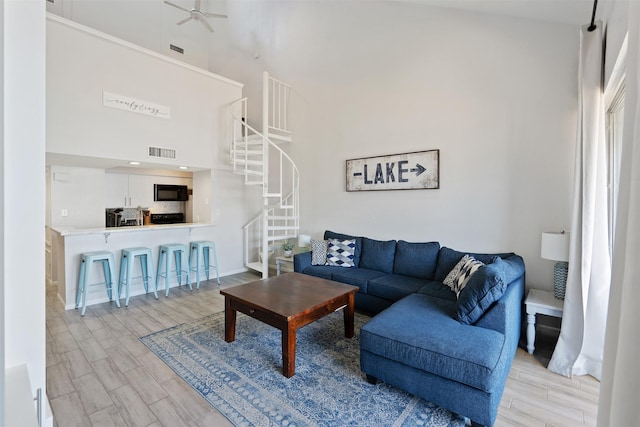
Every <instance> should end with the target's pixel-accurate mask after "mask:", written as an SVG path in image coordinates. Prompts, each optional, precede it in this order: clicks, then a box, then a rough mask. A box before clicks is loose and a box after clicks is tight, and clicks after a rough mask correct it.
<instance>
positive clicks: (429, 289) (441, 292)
mask: <svg viewBox="0 0 640 427" xmlns="http://www.w3.org/2000/svg"><path fill="white" fill-rule="evenodd" d="M417 293H419V294H422V295H428V296H430V297H434V298H440V299H445V300H448V301H454V302H455V301H456V300H457V299H458V298H457V297H456V294H455V292H453V291H452V290H451V288H450V287H448V286H447V285H445V284H444V283H442V282H435V281H432V282H429V283H427V284H426V285H424V286H423V287H421V288H420V289H418V291H417Z"/></svg>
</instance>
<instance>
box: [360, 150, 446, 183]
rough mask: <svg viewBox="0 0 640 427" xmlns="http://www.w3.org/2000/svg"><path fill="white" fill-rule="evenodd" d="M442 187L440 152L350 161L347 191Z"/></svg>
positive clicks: (423, 152)
mask: <svg viewBox="0 0 640 427" xmlns="http://www.w3.org/2000/svg"><path fill="white" fill-rule="evenodd" d="M436 188H440V150H429V151H419V152H416V153H405V154H393V155H389V156H380V157H366V158H364V159H352V160H347V191H377V190H423V189H436Z"/></svg>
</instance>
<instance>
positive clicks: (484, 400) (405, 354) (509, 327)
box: [294, 231, 525, 426]
mask: <svg viewBox="0 0 640 427" xmlns="http://www.w3.org/2000/svg"><path fill="white" fill-rule="evenodd" d="M324 238H325V240H329V239H340V240H354V241H355V254H354V266H353V267H349V268H345V267H337V266H327V265H312V263H311V259H312V256H311V255H312V254H311V252H306V253H302V254H297V255H296V256H295V257H294V270H295V271H296V272H299V273H304V274H309V275H313V276H317V277H322V278H325V279H329V280H335V281H338V282H342V283H347V284H350V285H355V286H358V287H359V288H360V290H359V292H358V293H356V299H355V301H356V308H357V309H359V310H362V311H366V312H368V313H371V314H374V317H373V318H372V319H371V320H370V321H369V322H367V324H365V325H364V326H363V327H362V329H361V331H360V368H361V370H362V371H363V372H364V373H365V374H366V376H367V379H368V380H369V381H370V382H375V381H377V380H381V381H384V382H386V383H389V384H392V385H395V386H396V387H399V388H401V389H403V390H406V391H408V392H410V393H412V394H415V395H417V396H420V397H422V398H424V399H426V400H428V401H430V402H433V403H435V404H437V405H439V406H442V407H444V408H446V409H449V410H450V411H452V412H455V413H457V414H460V415H462V416H465V417H467V418H469V419H470V420H471V421H472V423H473V424H474V425H486V426H491V425H493V423H494V422H495V419H496V416H497V413H498V405H499V403H500V399H501V397H502V393H503V391H504V385H505V382H506V379H507V375H508V373H509V370H510V368H511V363H512V361H513V358H514V356H515V351H516V348H517V344H518V340H519V337H520V329H521V313H522V299H523V294H524V273H525V268H524V262H523V260H522V258H521V257H519V256H518V255H515V254H513V253H498V254H478V253H474V254H470V253H467V252H459V251H455V250H453V249H450V248H446V247H440V244H439V243H437V242H426V243H410V242H405V241H402V240H399V241H395V240H389V241H378V240H373V239H369V238H367V237H358V236H350V235H346V234H341V233H335V232H332V231H326V232H325V235H324ZM466 254H468V255H471V256H472V257H473V258H475V259H477V260H479V261H481V262H482V263H484V264H485V265H483V266H482V267H480V268H479V269H478V270H477V271H476V272H475V273H474V274H473V275H472V276H471V277H470V278H469V280H468V283H467V285H466V287H465V288H464V289H463V290H462V291H461V292H460V294H459V295H458V296H457V295H456V294H455V293H454V292H453V291H452V290H451V289H450V288H449V287H448V286H446V285H444V284H443V281H444V279H445V277H447V275H448V274H449V272H450V271H451V270H452V269H453V268H454V267H455V266H456V264H458V262H459V261H460V260H461V259H462V257H463V256H464V255H466Z"/></svg>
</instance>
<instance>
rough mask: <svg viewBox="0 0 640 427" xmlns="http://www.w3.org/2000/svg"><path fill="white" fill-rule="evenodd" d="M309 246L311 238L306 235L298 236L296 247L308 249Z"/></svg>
mask: <svg viewBox="0 0 640 427" xmlns="http://www.w3.org/2000/svg"><path fill="white" fill-rule="evenodd" d="M310 245H311V236H310V235H308V234H298V247H299V248H308V247H309V246H310Z"/></svg>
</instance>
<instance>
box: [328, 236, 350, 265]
mask: <svg viewBox="0 0 640 427" xmlns="http://www.w3.org/2000/svg"><path fill="white" fill-rule="evenodd" d="M355 253H356V241H355V240H340V239H329V244H328V245H327V265H333V266H336V267H354V266H355V263H354V262H353V256H354V255H355Z"/></svg>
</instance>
